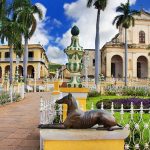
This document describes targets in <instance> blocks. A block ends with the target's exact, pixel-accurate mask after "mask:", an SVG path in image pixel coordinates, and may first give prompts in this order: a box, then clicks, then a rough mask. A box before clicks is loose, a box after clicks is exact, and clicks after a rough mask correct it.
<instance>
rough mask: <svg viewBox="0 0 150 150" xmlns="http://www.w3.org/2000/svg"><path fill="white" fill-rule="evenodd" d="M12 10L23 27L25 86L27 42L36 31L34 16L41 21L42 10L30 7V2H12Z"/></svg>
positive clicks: (15, 0)
mask: <svg viewBox="0 0 150 150" xmlns="http://www.w3.org/2000/svg"><path fill="white" fill-rule="evenodd" d="M13 9H14V11H15V14H16V20H17V22H18V23H21V24H22V25H23V26H24V33H23V35H24V39H25V44H24V62H23V69H24V70H23V75H24V82H25V84H26V79H27V63H28V40H29V39H30V38H31V37H32V35H33V34H34V32H35V30H36V26H37V21H36V18H35V14H37V15H38V17H39V19H41V20H42V18H43V13H42V10H41V9H40V8H39V7H38V6H37V5H32V4H31V2H30V0H22V2H21V3H20V0H14V1H13Z"/></svg>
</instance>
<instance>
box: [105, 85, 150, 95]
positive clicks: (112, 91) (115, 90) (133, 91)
mask: <svg viewBox="0 0 150 150" xmlns="http://www.w3.org/2000/svg"><path fill="white" fill-rule="evenodd" d="M105 91H106V92H105V93H106V95H123V96H150V87H149V86H144V87H124V86H108V87H106V89H105Z"/></svg>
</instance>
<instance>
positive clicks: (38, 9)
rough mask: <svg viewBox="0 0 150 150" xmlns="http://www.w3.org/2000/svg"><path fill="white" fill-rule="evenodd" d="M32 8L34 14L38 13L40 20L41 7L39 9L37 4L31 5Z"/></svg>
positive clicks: (41, 16) (41, 14)
mask: <svg viewBox="0 0 150 150" xmlns="http://www.w3.org/2000/svg"><path fill="white" fill-rule="evenodd" d="M32 9H33V12H34V14H38V16H39V18H40V20H42V19H43V11H42V9H40V8H39V7H38V6H37V5H33V6H32Z"/></svg>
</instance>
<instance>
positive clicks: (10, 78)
mask: <svg viewBox="0 0 150 150" xmlns="http://www.w3.org/2000/svg"><path fill="white" fill-rule="evenodd" d="M9 53H10V72H9V80H10V84H12V80H13V77H12V76H13V46H12V45H11V46H10V47H9Z"/></svg>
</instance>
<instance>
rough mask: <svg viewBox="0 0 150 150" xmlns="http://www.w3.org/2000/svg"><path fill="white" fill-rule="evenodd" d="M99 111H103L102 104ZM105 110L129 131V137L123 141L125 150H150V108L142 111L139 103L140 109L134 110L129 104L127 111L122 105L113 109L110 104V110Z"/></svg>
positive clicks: (112, 105)
mask: <svg viewBox="0 0 150 150" xmlns="http://www.w3.org/2000/svg"><path fill="white" fill-rule="evenodd" d="M91 109H93V105H92V106H91ZM101 109H102V110H104V109H105V108H104V104H103V103H101ZM107 110H108V111H110V112H111V113H112V114H113V115H114V116H115V118H116V119H117V121H118V123H119V124H120V125H122V126H123V127H125V128H128V129H129V130H130V135H129V137H128V138H127V139H126V140H125V150H150V108H149V109H144V106H143V103H142V102H141V106H140V108H139V109H134V105H133V103H132V102H131V107H130V108H129V109H124V105H123V104H122V105H121V106H120V109H115V107H114V103H113V102H112V104H111V108H110V109H107Z"/></svg>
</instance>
